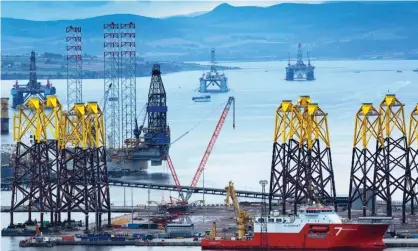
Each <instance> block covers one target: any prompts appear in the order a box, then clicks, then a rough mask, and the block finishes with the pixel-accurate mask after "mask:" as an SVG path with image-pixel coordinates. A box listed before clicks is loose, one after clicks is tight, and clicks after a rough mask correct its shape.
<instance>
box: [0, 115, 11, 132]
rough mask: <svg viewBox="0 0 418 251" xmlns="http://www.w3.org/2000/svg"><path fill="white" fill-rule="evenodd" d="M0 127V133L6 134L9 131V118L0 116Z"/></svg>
mask: <svg viewBox="0 0 418 251" xmlns="http://www.w3.org/2000/svg"><path fill="white" fill-rule="evenodd" d="M0 123H1V124H0V127H1V133H2V134H8V133H9V119H8V118H1V119H0Z"/></svg>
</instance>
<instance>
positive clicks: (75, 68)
mask: <svg viewBox="0 0 418 251" xmlns="http://www.w3.org/2000/svg"><path fill="white" fill-rule="evenodd" d="M65 35H66V53H67V55H66V59H67V109H68V110H69V109H70V107H71V106H72V105H73V104H75V103H79V102H82V81H83V80H82V79H83V72H82V71H83V67H82V47H81V27H76V26H67V27H66V29H65Z"/></svg>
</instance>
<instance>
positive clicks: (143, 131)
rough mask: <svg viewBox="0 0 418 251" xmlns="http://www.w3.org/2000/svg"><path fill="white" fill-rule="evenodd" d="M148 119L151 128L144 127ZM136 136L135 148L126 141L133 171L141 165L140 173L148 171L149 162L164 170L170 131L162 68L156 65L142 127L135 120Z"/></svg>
mask: <svg viewBox="0 0 418 251" xmlns="http://www.w3.org/2000/svg"><path fill="white" fill-rule="evenodd" d="M147 117H148V125H145V119H146V118H147ZM134 136H135V140H134V144H132V141H131V140H128V141H125V144H126V145H127V146H129V148H128V149H129V150H128V151H127V158H128V159H129V160H132V162H133V163H132V164H133V166H134V167H136V166H138V165H139V167H140V168H141V169H145V168H146V167H147V164H148V160H151V166H161V165H162V161H163V160H167V156H168V152H169V148H170V127H169V126H168V123H167V95H166V92H165V89H164V84H163V80H162V79H161V71H160V65H159V64H154V66H153V68H152V77H151V84H150V88H149V93H148V103H147V104H146V113H144V117H143V122H142V125H141V126H139V127H138V121H137V119H135V129H134ZM132 146H133V147H132ZM137 163H138V165H137Z"/></svg>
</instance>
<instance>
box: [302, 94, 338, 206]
mask: <svg viewBox="0 0 418 251" xmlns="http://www.w3.org/2000/svg"><path fill="white" fill-rule="evenodd" d="M301 100H303V99H301ZM306 103H307V102H306V101H303V102H298V103H297V104H296V105H297V106H299V107H301V111H303V114H302V118H303V120H302V125H303V126H302V127H303V140H304V143H303V147H302V149H303V151H302V152H301V156H300V157H299V163H300V164H301V165H303V166H304V167H303V169H304V170H303V171H302V172H300V173H299V175H298V176H297V177H298V178H303V176H304V175H305V180H301V182H298V181H297V184H301V185H300V186H301V188H302V191H303V192H304V193H306V196H307V198H306V199H307V200H308V204H312V202H316V203H325V204H333V205H334V207H335V208H336V202H335V195H336V192H335V180H334V171H333V166H332V158H331V147H330V137H329V129H328V119H327V116H328V114H327V113H325V112H324V111H323V110H322V109H321V108H320V107H319V106H318V104H316V103H308V104H307V106H306Z"/></svg>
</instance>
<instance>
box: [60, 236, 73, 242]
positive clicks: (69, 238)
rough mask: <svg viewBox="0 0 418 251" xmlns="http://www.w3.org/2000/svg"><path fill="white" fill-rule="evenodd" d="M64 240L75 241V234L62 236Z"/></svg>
mask: <svg viewBox="0 0 418 251" xmlns="http://www.w3.org/2000/svg"><path fill="white" fill-rule="evenodd" d="M62 240H63V241H74V236H62Z"/></svg>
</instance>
